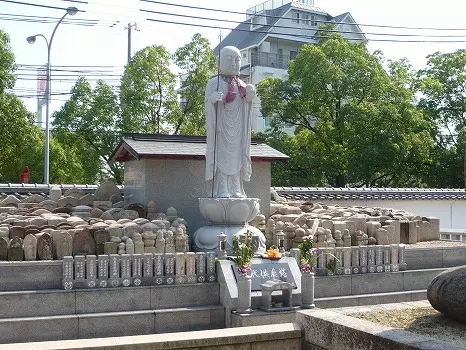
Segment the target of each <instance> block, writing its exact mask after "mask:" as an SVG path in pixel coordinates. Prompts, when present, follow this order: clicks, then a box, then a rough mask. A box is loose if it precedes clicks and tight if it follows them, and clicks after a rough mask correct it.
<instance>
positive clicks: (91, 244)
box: [73, 228, 95, 256]
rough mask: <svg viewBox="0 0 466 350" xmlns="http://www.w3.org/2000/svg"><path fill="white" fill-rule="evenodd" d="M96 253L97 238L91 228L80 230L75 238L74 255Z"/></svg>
mask: <svg viewBox="0 0 466 350" xmlns="http://www.w3.org/2000/svg"><path fill="white" fill-rule="evenodd" d="M88 254H89V255H95V240H94V238H92V236H91V233H90V231H89V229H87V228H85V229H82V230H80V231H79V232H77V233H76V234H75V235H74V238H73V255H74V256H76V255H88Z"/></svg>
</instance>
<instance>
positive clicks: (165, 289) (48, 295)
mask: <svg viewBox="0 0 466 350" xmlns="http://www.w3.org/2000/svg"><path fill="white" fill-rule="evenodd" d="M219 304H220V296H219V285H218V283H197V284H189V285H188V284H179V285H162V286H147V287H121V288H106V289H78V290H71V291H65V290H62V289H61V290H60V289H58V290H30V291H9V292H0V310H1V312H0V319H2V318H16V317H42V316H59V315H80V314H91V313H105V312H121V311H138V310H160V309H170V308H181V307H190V306H194V307H196V306H205V305H219Z"/></svg>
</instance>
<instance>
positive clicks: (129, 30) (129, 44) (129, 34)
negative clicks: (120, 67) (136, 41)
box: [128, 23, 131, 62]
mask: <svg viewBox="0 0 466 350" xmlns="http://www.w3.org/2000/svg"><path fill="white" fill-rule="evenodd" d="M130 59H131V23H128V62H129V60H130Z"/></svg>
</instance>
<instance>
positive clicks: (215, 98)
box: [209, 91, 223, 103]
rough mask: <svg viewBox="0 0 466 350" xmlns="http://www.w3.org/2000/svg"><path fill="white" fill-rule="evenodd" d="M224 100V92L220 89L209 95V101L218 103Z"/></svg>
mask: <svg viewBox="0 0 466 350" xmlns="http://www.w3.org/2000/svg"><path fill="white" fill-rule="evenodd" d="M222 100H223V92H220V91H214V92H212V94H211V95H210V97H209V101H210V102H211V103H217V102H219V101H222Z"/></svg>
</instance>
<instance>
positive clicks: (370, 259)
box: [367, 245, 377, 273]
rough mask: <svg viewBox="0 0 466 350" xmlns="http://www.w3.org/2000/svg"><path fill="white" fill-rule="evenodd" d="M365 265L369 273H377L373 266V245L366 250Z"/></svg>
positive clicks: (374, 265)
mask: <svg viewBox="0 0 466 350" xmlns="http://www.w3.org/2000/svg"><path fill="white" fill-rule="evenodd" d="M367 265H368V266H367V267H368V272H369V273H374V272H377V268H376V264H375V246H373V245H370V246H369V247H368V248H367Z"/></svg>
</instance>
